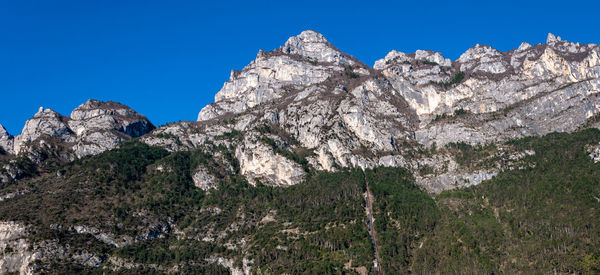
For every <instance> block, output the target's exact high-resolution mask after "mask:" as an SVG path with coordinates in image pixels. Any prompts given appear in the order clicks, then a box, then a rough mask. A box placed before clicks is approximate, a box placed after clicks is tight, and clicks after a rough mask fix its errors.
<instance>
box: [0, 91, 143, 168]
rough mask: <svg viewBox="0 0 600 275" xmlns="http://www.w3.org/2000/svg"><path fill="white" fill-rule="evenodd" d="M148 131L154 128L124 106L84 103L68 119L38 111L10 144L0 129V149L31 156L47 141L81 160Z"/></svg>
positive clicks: (111, 103)
mask: <svg viewBox="0 0 600 275" xmlns="http://www.w3.org/2000/svg"><path fill="white" fill-rule="evenodd" d="M152 129H154V126H153V125H152V123H151V122H150V121H149V120H148V119H146V117H144V116H142V115H140V114H138V113H137V112H135V111H134V110H132V109H131V108H129V107H127V106H125V105H122V104H119V103H116V102H102V101H98V100H88V101H87V102H86V103H84V104H82V105H80V106H79V107H77V108H76V109H75V110H73V112H72V113H71V116H70V117H65V116H63V115H61V114H59V113H57V112H55V111H53V110H51V109H44V108H43V107H40V109H39V111H38V112H37V113H36V114H35V115H34V116H33V117H32V118H31V119H29V120H27V122H26V123H25V127H24V128H23V131H22V132H21V134H20V135H18V136H17V137H15V138H14V141H13V138H12V137H11V136H9V135H7V134H5V133H6V131H4V128H2V130H3V131H0V146H2V148H3V149H4V150H5V151H7V152H9V153H14V154H22V153H25V152H33V153H35V152H34V151H35V149H37V148H39V146H38V145H40V143H48V142H49V141H48V140H47V138H51V140H52V142H58V143H60V145H61V146H63V147H66V148H67V149H69V150H70V151H71V152H72V153H73V154H74V156H75V157H83V156H86V155H89V154H97V153H100V152H103V151H106V150H109V149H112V148H115V147H116V146H117V144H119V143H120V142H122V141H125V140H129V139H131V138H132V137H138V136H141V135H144V134H146V133H148V132H150V131H151V130H152Z"/></svg>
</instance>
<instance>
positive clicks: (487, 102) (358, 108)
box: [0, 30, 600, 274]
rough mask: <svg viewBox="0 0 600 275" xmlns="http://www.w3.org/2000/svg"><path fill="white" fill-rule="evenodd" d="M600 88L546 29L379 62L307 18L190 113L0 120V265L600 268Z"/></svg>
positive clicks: (579, 55) (591, 50)
mask: <svg viewBox="0 0 600 275" xmlns="http://www.w3.org/2000/svg"><path fill="white" fill-rule="evenodd" d="M599 92H600V46H598V45H595V44H586V45H581V44H579V43H572V42H567V41H563V40H561V38H560V37H556V36H554V35H552V34H549V35H548V38H547V41H546V43H545V44H539V45H530V44H528V43H522V44H521V45H520V46H519V47H518V48H517V49H515V50H511V51H508V52H500V51H498V50H495V49H493V48H492V47H490V46H486V45H479V44H478V45H475V46H473V47H472V48H470V49H468V50H467V51H466V52H465V53H464V54H462V55H461V56H460V58H458V59H457V60H454V61H452V60H450V59H447V58H445V57H444V56H443V55H442V54H441V53H439V52H433V51H427V50H418V51H416V52H415V53H402V52H398V51H395V50H393V51H391V52H390V53H388V54H387V55H386V56H385V57H384V58H382V59H380V60H378V61H376V62H375V64H374V66H373V67H370V66H368V65H365V64H363V63H362V62H360V61H359V60H357V59H356V58H354V57H352V56H350V55H348V54H345V53H343V52H341V51H339V50H338V49H337V48H336V47H335V46H333V45H332V44H330V43H329V42H328V41H327V40H326V39H325V38H324V37H323V35H321V34H319V33H317V32H315V31H310V30H309V31H304V32H302V33H301V34H299V35H298V36H295V37H291V38H289V39H288V40H287V41H286V42H285V44H284V45H283V46H281V47H280V48H277V49H275V50H273V51H270V52H265V51H262V50H261V51H259V53H258V54H257V56H256V59H255V60H254V61H252V62H251V63H250V64H248V65H247V66H246V67H245V68H244V69H243V70H241V71H232V72H231V76H230V79H229V81H227V82H226V83H225V84H224V85H223V88H222V89H221V90H220V91H219V92H218V93H217V94H216V96H215V102H214V103H212V104H209V105H207V106H206V107H204V108H202V110H201V111H200V112H199V114H198V120H197V121H184V122H177V123H170V124H167V125H164V126H161V127H159V128H155V127H154V126H153V125H152V123H151V122H150V121H149V120H148V119H147V118H146V117H144V116H143V115H140V114H138V113H137V112H135V111H134V110H132V109H130V108H129V107H127V106H125V105H122V104H120V103H116V102H101V101H96V100H89V101H87V102H86V103H84V104H82V105H80V106H79V107H77V108H76V109H75V110H73V112H72V113H71V114H70V116H69V117H66V116H63V115H61V114H59V113H57V112H55V111H53V110H51V109H44V108H40V110H39V111H38V113H37V114H35V115H34V117H33V118H31V119H30V120H28V121H27V122H26V124H25V127H24V129H23V131H22V133H21V134H19V135H17V136H12V135H10V134H8V133H7V132H6V130H5V129H4V128H3V127H1V125H0V167H1V169H0V184H1V187H2V188H0V221H2V222H0V232H2V233H1V234H0V248H2V249H3V250H2V251H3V254H1V258H0V271H1V272H16V271H18V272H21V273H45V272H46V273H61V272H64V273H73V272H77V273H87V272H90V273H92V272H100V273H106V272H109V273H110V272H115V273H119V272H123V273H142V272H143V273H227V272H231V273H236V274H240V273H245V274H248V273H359V274H366V273H392V274H395V273H419V274H420V273H513V272H523V273H534V272H541V273H549V272H554V273H557V272H559V273H574V272H590V273H593V272H596V271H600V265H599V264H598V263H599V262H600V255H599V254H598V253H597V251H596V250H595V247H597V246H598V245H600V238H599V237H598V234H595V233H594V232H596V233H597V232H598V230H600V222H597V220H598V219H597V218H596V216H597V215H598V214H600V213H599V212H598V203H597V201H598V197H600V193H599V192H600V185H599V181H598V179H600V177H599V175H600V167H598V166H597V165H596V164H595V163H596V162H598V159H600V158H599V157H598V156H599V155H600V153H599V152H600V131H599V130H598V128H599V126H600V122H599V120H598V117H599V113H600V107H599V106H600V105H599V103H600V99H599V98H598V93H599ZM548 240H550V241H548ZM540 251H541V252H542V253H538V252H540Z"/></svg>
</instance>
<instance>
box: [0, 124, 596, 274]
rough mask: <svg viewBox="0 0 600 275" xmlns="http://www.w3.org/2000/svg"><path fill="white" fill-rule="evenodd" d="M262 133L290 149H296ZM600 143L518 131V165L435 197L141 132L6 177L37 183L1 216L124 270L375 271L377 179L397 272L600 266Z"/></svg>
mask: <svg viewBox="0 0 600 275" xmlns="http://www.w3.org/2000/svg"><path fill="white" fill-rule="evenodd" d="M266 127H269V126H266ZM263 130H264V132H265V133H267V132H269V133H270V132H272V131H276V130H277V129H272V128H270V127H269V128H268V129H267V128H265V129H263ZM234 136H235V135H234ZM263 141H264V142H265V143H266V144H269V145H270V146H274V147H275V148H278V147H282V149H281V150H284V151H282V152H288V154H290V156H289V157H290V158H293V154H294V152H292V151H287V150H289V147H285V146H278V144H277V143H276V142H275V141H273V140H271V139H268V138H266V137H265V138H264V140H263ZM598 141H600V131H598V130H595V129H592V130H585V131H581V132H577V133H573V134H564V133H563V134H550V135H548V136H545V137H541V138H525V139H520V140H515V141H512V142H510V143H509V144H507V145H508V146H509V147H510V148H514V149H515V150H517V151H523V150H532V151H534V152H535V154H534V155H531V156H527V157H525V158H524V159H523V160H522V162H523V166H522V168H521V169H515V170H510V171H505V172H502V173H500V174H498V176H496V177H495V178H494V179H492V180H490V181H486V182H484V183H482V184H480V185H478V186H474V187H470V188H464V189H459V190H453V191H446V192H443V193H441V194H439V195H435V196H431V195H430V194H427V193H426V192H424V191H423V190H421V189H420V188H418V187H417V186H415V185H414V184H413V182H414V179H413V177H412V175H411V174H410V173H409V172H408V171H407V170H405V169H401V168H376V169H372V170H371V169H369V170H365V171H364V174H363V172H362V171H360V170H349V171H340V172H337V173H326V172H315V171H312V173H310V174H309V176H308V177H307V180H306V182H304V183H300V184H297V185H294V186H290V187H286V188H281V187H271V186H265V185H263V184H261V183H260V182H257V185H256V186H252V185H250V184H248V183H247V182H246V180H245V178H243V177H242V176H239V175H237V171H239V165H238V164H237V160H236V158H235V157H233V155H232V151H233V148H229V147H226V146H224V145H219V146H215V145H213V144H208V145H206V147H205V148H201V149H197V150H194V151H186V152H177V153H169V152H167V151H165V150H163V149H160V148H156V147H151V146H148V145H145V144H142V143H139V142H136V141H132V142H128V143H124V144H122V146H121V147H120V148H118V149H114V150H111V151H107V152H105V153H102V154H99V155H96V156H90V157H85V158H83V159H81V160H77V161H74V162H71V163H68V164H65V165H63V166H61V167H57V168H56V171H61V173H54V172H53V173H43V174H40V175H38V176H36V177H34V178H31V179H28V180H22V181H19V182H17V183H14V184H11V185H8V186H5V187H3V190H6V191H10V190H13V191H14V190H27V192H24V193H23V194H22V195H19V196H18V199H7V200H4V201H3V202H2V203H0V220H12V221H21V222H24V223H27V224H30V225H31V230H32V231H31V232H32V233H31V234H32V236H31V238H30V239H31V241H32V242H33V243H40V242H42V241H44V240H55V241H56V242H57V243H59V244H60V245H61V246H64V247H67V246H68V247H69V249H70V252H69V253H72V254H77V253H80V252H91V253H94V254H95V255H98V256H99V257H101V258H103V259H108V258H109V257H117V258H121V259H123V260H124V261H126V262H132V263H135V264H136V265H137V267H136V269H134V270H121V271H117V272H123V273H161V272H164V271H165V270H169V269H170V268H172V267H174V266H178V267H179V269H178V271H179V272H181V273H209V274H224V273H227V272H228V270H227V269H224V268H223V267H222V266H219V265H217V264H214V263H210V262H209V261H205V259H207V258H210V257H222V258H225V259H231V260H233V261H234V265H235V266H237V267H241V265H242V258H243V256H244V255H245V256H246V257H247V258H248V259H251V260H252V261H253V264H252V266H253V271H256V272H258V270H260V271H261V272H267V273H271V274H282V273H290V274H297V273H313V274H323V273H325V274H339V273H346V272H353V269H354V268H358V267H364V268H365V269H366V270H367V271H368V272H373V271H374V270H373V266H372V261H373V257H374V255H373V247H372V245H371V241H370V238H369V234H368V230H367V222H366V221H367V218H366V215H365V200H364V197H363V194H364V192H365V191H366V185H365V180H367V181H368V183H369V186H370V191H371V193H372V194H373V197H374V201H373V215H374V218H375V229H376V232H377V238H376V241H377V245H378V248H379V255H380V258H381V264H382V269H383V270H384V271H385V273H387V274H402V273H417V274H421V273H439V274H448V273H450V274H455V273H469V274H470V273H477V274H479V273H484V274H491V273H494V274H497V273H508V274H510V273H528V274H529V273H541V274H547V273H553V272H557V273H588V274H593V273H598V272H599V271H600V253H599V252H598V247H600V218H599V215H600V212H599V207H600V203H599V201H600V199H599V198H600V166H599V165H600V164H594V163H593V162H592V161H591V160H590V159H589V157H588V156H587V155H586V153H585V151H584V147H585V146H586V145H587V144H595V143H597V142H598ZM436 150H448V151H449V152H450V153H452V154H453V155H454V156H455V157H456V159H457V161H458V162H459V164H461V165H462V166H464V167H467V168H469V167H479V165H487V164H485V161H483V160H487V159H490V158H493V157H494V154H496V152H497V151H498V149H497V148H496V147H495V146H494V145H486V146H471V145H468V144H466V143H453V144H449V145H448V146H446V147H444V148H437V149H436ZM282 152H278V153H279V154H282V155H283V154H286V153H282ZM298 156H300V154H298ZM198 166H202V167H205V168H206V170H207V171H209V172H210V173H211V174H212V175H213V176H214V177H215V178H216V179H217V181H218V187H219V188H218V189H217V190H211V191H210V192H204V191H202V190H201V189H199V188H197V187H195V186H194V182H193V180H192V175H193V174H194V173H195V171H196V169H197V168H198ZM23 167H27V163H26V162H25V163H23ZM423 172H430V171H427V169H426V168H424V171H423ZM55 225H61V226H62V227H56V226H55ZM75 225H86V226H88V227H93V228H97V229H99V230H100V231H101V232H110V233H112V234H114V236H115V240H117V241H118V240H120V238H121V237H123V236H137V237H136V242H133V243H131V244H129V245H124V246H122V247H118V248H117V247H115V246H113V245H110V244H107V243H105V242H102V241H100V240H98V239H97V238H96V237H95V236H94V235H92V234H78V233H75V232H74V231H73V230H72V229H70V228H71V227H72V226H75ZM175 229H176V230H177V232H178V233H174V230H175ZM141 236H147V238H146V237H145V238H141ZM204 238H206V239H204ZM242 251H243V252H242ZM37 265H38V266H39V267H40V272H41V273H92V274H95V273H98V274H99V273H103V272H108V271H107V270H106V269H103V268H102V267H100V268H91V267H86V266H83V265H79V264H76V263H69V262H65V261H63V260H56V261H54V262H47V263H42V262H38V263H37ZM345 266H347V267H345Z"/></svg>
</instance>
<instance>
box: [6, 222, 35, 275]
mask: <svg viewBox="0 0 600 275" xmlns="http://www.w3.org/2000/svg"><path fill="white" fill-rule="evenodd" d="M26 235H27V234H26V228H25V226H23V225H20V224H17V223H14V222H0V251H2V253H1V256H0V273H2V274H4V273H10V272H18V273H19V274H34V272H33V270H32V268H31V267H30V264H31V263H32V262H33V261H35V260H36V259H38V258H39V253H34V252H31V251H30V250H29V242H28V241H27V239H26Z"/></svg>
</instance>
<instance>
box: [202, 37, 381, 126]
mask: <svg viewBox="0 0 600 275" xmlns="http://www.w3.org/2000/svg"><path fill="white" fill-rule="evenodd" d="M347 70H348V73H349V74H356V76H358V75H359V74H363V75H364V74H369V70H368V67H367V66H365V65H363V64H360V63H359V62H356V61H355V60H354V59H353V58H351V57H350V56H348V55H346V54H344V53H342V52H340V51H339V50H337V49H336V48H335V47H333V46H332V45H331V44H329V42H327V40H326V39H325V38H324V37H323V35H321V34H319V33H317V32H315V31H304V32H302V33H301V34H299V35H298V36H294V37H291V38H289V39H288V40H287V42H286V43H285V45H284V46H283V47H281V48H279V49H276V50H274V51H272V52H268V53H267V52H264V51H262V50H261V51H259V53H258V55H257V58H256V59H255V60H254V61H252V62H251V63H250V64H248V65H247V66H246V67H245V68H244V69H243V70H242V71H240V72H238V71H232V73H231V75H230V79H229V81H227V82H225V84H224V85H223V87H222V88H221V90H220V91H219V92H217V94H216V95H215V103H213V104H210V105H208V106H206V107H204V108H203V109H202V110H201V111H200V113H199V114H198V121H206V120H210V119H212V118H215V117H217V116H220V115H223V114H227V113H230V114H238V113H241V112H244V111H246V110H247V109H249V108H253V107H255V106H257V105H260V104H263V103H265V102H270V101H272V100H274V99H277V98H281V97H282V96H284V95H286V94H289V93H290V92H291V91H296V92H298V91H301V90H304V89H305V88H307V87H309V86H311V85H315V84H318V83H323V82H324V81H326V80H327V79H329V78H330V77H332V76H333V75H336V74H340V73H341V72H344V71H347ZM355 71H356V72H355Z"/></svg>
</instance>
